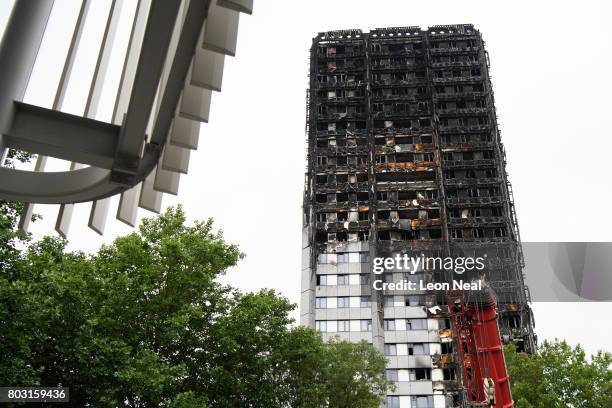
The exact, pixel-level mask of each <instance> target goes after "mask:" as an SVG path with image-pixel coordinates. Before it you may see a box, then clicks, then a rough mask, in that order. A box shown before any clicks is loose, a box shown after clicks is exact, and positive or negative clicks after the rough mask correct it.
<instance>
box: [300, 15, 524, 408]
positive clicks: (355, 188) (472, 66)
mask: <svg viewBox="0 0 612 408" xmlns="http://www.w3.org/2000/svg"><path fill="white" fill-rule="evenodd" d="M307 107H308V108H307V120H306V122H307V129H306V131H307V136H308V167H307V173H306V180H305V192H304V213H303V214H304V220H303V221H304V230H303V265H302V278H303V279H302V324H304V325H308V326H311V327H317V328H319V329H322V328H323V330H322V331H326V330H325V328H324V327H323V326H329V324H327V323H326V324H325V325H323V324H322V323H320V322H332V323H333V328H334V329H336V331H337V332H338V333H333V331H334V330H333V329H332V330H331V332H332V334H333V335H335V334H340V335H341V337H345V338H347V339H350V340H360V339H366V340H368V341H370V342H372V343H373V344H374V345H375V346H376V347H378V348H379V349H380V350H381V351H382V350H385V351H388V349H389V347H390V345H393V344H396V343H400V342H406V341H407V342H408V346H410V345H413V344H416V343H417V342H419V343H420V342H422V343H429V344H430V345H431V347H430V353H429V354H430V355H428V356H418V355H408V358H407V359H404V360H402V359H399V358H398V359H395V360H394V359H393V358H391V359H390V360H391V365H390V369H392V370H393V369H402V368H406V369H408V370H420V369H421V368H428V369H431V370H433V374H426V375H429V377H428V378H429V380H430V381H429V383H428V386H427V387H420V388H419V387H415V386H414V385H412V386H411V388H407V387H404V389H401V387H400V389H399V390H398V392H396V393H395V394H394V395H398V398H400V397H399V396H402V397H401V398H407V397H410V398H411V399H408V400H402V401H410V402H405V403H404V402H402V407H403V406H404V405H405V406H417V405H418V404H425V405H422V406H430V405H431V406H432V407H434V406H435V407H436V408H437V407H440V406H442V407H443V406H457V405H458V404H460V402H459V401H460V394H461V392H460V388H461V387H460V385H459V384H458V381H457V361H456V360H457V356H456V354H455V353H454V351H453V341H452V337H453V334H452V332H451V330H450V325H449V324H448V309H447V307H446V303H445V299H444V296H443V295H442V294H432V293H421V294H419V295H416V296H415V295H414V294H413V293H411V294H410V295H409V294H408V293H401V294H398V292H393V293H385V292H379V291H373V290H371V284H370V283H371V282H372V279H378V278H377V277H374V275H370V271H371V265H370V263H371V262H372V261H371V260H372V259H373V258H374V257H377V256H393V255H394V254H397V253H411V254H414V253H419V254H426V255H430V254H431V255H441V254H449V253H450V254H453V253H455V254H468V255H470V256H485V254H486V257H487V258H488V260H489V263H488V265H487V269H486V280H487V281H488V282H489V283H490V285H491V286H492V288H493V289H494V290H495V292H496V294H497V297H498V303H499V311H500V320H499V324H500V329H501V332H502V336H503V340H504V341H505V342H510V341H517V342H518V343H519V345H520V347H522V348H523V349H525V350H526V351H533V350H534V347H535V337H534V334H533V317H532V313H531V309H530V307H529V301H530V299H529V293H528V290H527V288H526V287H525V285H524V282H523V272H522V271H523V266H524V264H523V257H522V252H521V247H520V235H519V229H518V225H517V219H516V214H515V209H514V204H513V196H512V188H511V185H510V182H509V181H508V178H507V175H506V170H505V163H506V160H505V152H504V147H503V145H502V143H501V139H500V132H499V129H498V125H497V117H496V114H495V106H494V96H493V89H492V85H491V79H490V76H489V59H488V54H487V52H486V50H485V48H484V41H483V39H482V36H481V34H480V32H479V31H478V30H476V29H475V28H474V27H473V26H472V25H450V26H434V27H430V28H428V29H427V30H421V29H420V28H419V27H397V28H395V27H394V28H378V29H375V30H372V31H370V32H369V33H366V32H362V31H361V30H342V31H331V32H324V33H319V34H318V35H317V36H316V37H315V38H314V39H313V43H312V48H311V50H310V88H309V90H308V92H307ZM349 258H350V259H349ZM352 274H355V275H357V276H359V278H355V279H353V277H351V276H350V275H352ZM385 275H389V276H385V279H386V280H388V281H391V280H394V281H398V280H399V279H406V278H409V277H408V276H406V275H404V274H402V273H397V272H391V273H388V274H385ZM334 276H335V277H334ZM345 276H346V278H345ZM349 278H350V279H349ZM425 278H426V279H428V280H432V281H436V280H446V279H448V276H442V275H440V274H437V273H430V274H429V275H428V276H426V277H425ZM329 280H332V281H333V282H335V283H336V286H334V285H333V284H332V285H330V284H329V283H328V281H329ZM341 280H342V282H343V283H340V281H341ZM345 281H346V282H345ZM344 284H346V287H344ZM334 297H335V298H336V299H337V300H334V301H333V304H334V305H336V309H335V310H331V309H329V308H328V309H326V308H324V307H321V305H322V304H323V303H324V301H323V300H321V299H323V298H325V299H326V300H325V303H329V301H330V300H329V298H334ZM345 297H346V298H351V299H352V298H354V297H359V299H361V301H360V302H359V303H360V306H361V307H360V309H359V310H356V309H354V308H353V306H355V305H353V304H350V305H349V306H350V307H348V309H347V311H344V310H342V309H341V308H340V306H339V305H340V303H339V302H340V301H341V300H340V298H345ZM342 302H343V303H344V302H345V301H344V300H342ZM351 302H352V301H350V302H349V303H351ZM364 305H368V307H364ZM355 318H357V319H360V320H361V321H367V320H369V319H370V320H371V323H366V330H360V331H359V332H358V333H353V330H341V329H340V328H339V327H340V323H339V322H342V321H344V320H342V319H355ZM396 318H406V319H404V320H405V322H408V323H409V322H410V319H411V318H426V319H427V327H426V328H427V329H428V330H427V332H426V333H425V334H423V335H418V334H417V333H416V332H414V333H410V329H407V334H406V333H404V334H402V333H397V332H392V331H390V330H387V329H388V328H389V327H388V326H389V323H388V321H390V320H394V319H396ZM334 321H336V322H335V323H334ZM368 324H371V327H367V325H368ZM394 324H395V323H394ZM403 324H404V323H402V327H403ZM349 325H350V324H349ZM408 326H409V324H408ZM342 327H344V323H343V324H342ZM362 328H363V327H362ZM327 331H330V330H327ZM343 331H348V332H349V333H342V332H343ZM415 336H416V337H415ZM435 344H437V346H434V345H435ZM436 373H437V374H436ZM420 375H424V374H420ZM440 394H442V395H444V397H440ZM428 395H433V399H432V400H431V401H430V400H419V401H420V402H414V401H416V400H415V399H414V398H421V397H423V396H425V397H427V396H428ZM413 397H414V398H413ZM390 398H391V397H390ZM393 398H395V397H393ZM428 398H429V397H428ZM397 401H399V400H397ZM398 403H399V402H398ZM389 404H391V405H393V404H395V400H390V401H389ZM408 404H410V405H408ZM414 404H417V405H414ZM398 406H399V405H398ZM418 406H421V405H418Z"/></svg>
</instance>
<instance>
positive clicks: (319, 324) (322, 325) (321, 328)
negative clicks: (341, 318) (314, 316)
mask: <svg viewBox="0 0 612 408" xmlns="http://www.w3.org/2000/svg"><path fill="white" fill-rule="evenodd" d="M315 329H316V330H317V331H318V332H321V333H325V332H326V331H327V322H326V321H325V320H317V321H315Z"/></svg>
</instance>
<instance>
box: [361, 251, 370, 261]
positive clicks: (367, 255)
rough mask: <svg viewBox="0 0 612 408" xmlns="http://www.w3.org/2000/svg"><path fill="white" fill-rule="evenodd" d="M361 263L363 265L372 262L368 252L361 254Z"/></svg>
mask: <svg viewBox="0 0 612 408" xmlns="http://www.w3.org/2000/svg"><path fill="white" fill-rule="evenodd" d="M359 262H361V263H369V262H370V254H368V253H367V252H360V253H359Z"/></svg>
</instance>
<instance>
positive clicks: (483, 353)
mask: <svg viewBox="0 0 612 408" xmlns="http://www.w3.org/2000/svg"><path fill="white" fill-rule="evenodd" d="M446 297H447V302H448V306H449V310H450V315H451V322H452V325H453V329H454V330H455V333H456V334H457V345H458V353H459V359H460V361H461V366H462V375H463V384H464V386H465V388H466V391H467V399H468V401H467V402H468V404H469V405H468V406H471V407H493V408H513V407H514V402H513V401H512V395H511V393H510V383H509V379H508V372H507V369H506V361H505V358H504V352H503V347H502V341H501V336H500V332H499V326H498V325H497V300H496V298H495V294H494V293H493V290H492V289H491V288H490V287H489V286H488V285H485V286H484V288H483V290H480V291H463V290H457V291H447V293H446ZM491 381H492V383H491ZM487 384H489V388H487ZM493 387H494V388H493ZM491 397H492V398H491Z"/></svg>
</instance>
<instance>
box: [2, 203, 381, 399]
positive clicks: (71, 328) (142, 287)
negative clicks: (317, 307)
mask: <svg viewBox="0 0 612 408" xmlns="http://www.w3.org/2000/svg"><path fill="white" fill-rule="evenodd" d="M11 257H12V258H11V262H10V265H9V264H7V267H6V269H4V270H3V272H2V275H0V355H1V356H2V358H1V359H0V384H3V385H14V386H34V385H41V386H56V385H58V384H62V385H64V386H68V387H70V403H69V404H67V406H72V407H79V408H80V407H86V406H95V407H118V406H129V407H170V408H186V407H190V408H192V407H195V408H205V407H232V408H233V407H287V406H293V407H319V406H321V405H322V404H329V406H330V407H345V406H348V405H347V403H348V402H350V406H351V407H356V408H361V407H363V408H366V407H378V405H379V402H380V401H381V397H382V396H383V395H384V394H385V391H386V389H387V387H388V386H389V384H388V382H387V380H386V377H385V371H384V366H385V359H384V357H383V356H382V355H381V354H380V353H378V352H377V351H375V350H374V349H373V348H372V346H370V345H368V344H366V343H359V344H352V343H348V342H342V341H332V342H329V343H327V342H324V341H323V340H322V339H321V337H320V336H319V335H318V334H317V333H316V332H314V331H313V330H311V329H307V328H303V327H298V328H291V323H292V320H291V319H290V318H289V313H290V311H291V310H293V308H294V307H295V306H294V305H292V304H291V303H289V301H288V300H287V299H285V298H283V297H281V296H279V295H278V294H277V293H275V292H274V291H272V290H261V291H259V292H257V293H241V292H239V291H237V290H234V289H232V288H231V287H229V286H227V285H223V284H221V283H219V278H220V277H221V276H222V275H224V273H225V271H226V270H227V269H228V268H230V267H232V266H234V265H236V264H237V262H238V261H239V260H240V259H241V258H242V257H243V254H242V253H241V252H240V251H239V249H238V247H236V246H235V245H232V244H229V243H227V242H225V241H224V239H223V236H222V234H221V232H216V231H214V230H213V223H212V221H211V220H208V221H206V222H196V223H195V224H194V225H192V226H187V225H186V223H185V215H184V213H183V211H182V210H181V208H180V207H178V208H171V209H169V210H167V211H166V212H165V213H164V214H162V215H160V216H158V217H154V218H148V219H145V220H144V221H143V222H142V224H141V225H140V228H139V231H138V232H134V233H132V234H130V235H127V236H124V237H120V238H117V239H116V240H115V241H114V242H113V243H112V244H111V245H107V246H103V247H102V248H101V249H100V250H99V251H98V252H97V253H95V254H93V255H87V254H84V253H81V252H69V251H67V250H66V242H65V241H64V240H61V239H57V238H49V237H47V238H44V239H42V240H41V241H39V242H35V243H31V244H30V245H29V247H28V248H27V249H26V250H24V251H22V252H19V251H17V250H15V251H14V253H13V255H11Z"/></svg>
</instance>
